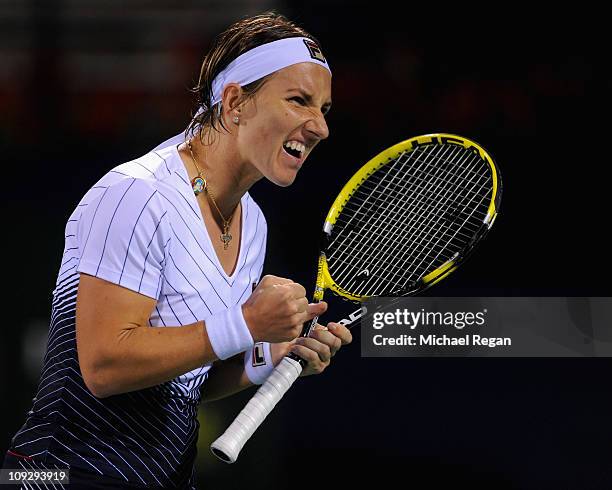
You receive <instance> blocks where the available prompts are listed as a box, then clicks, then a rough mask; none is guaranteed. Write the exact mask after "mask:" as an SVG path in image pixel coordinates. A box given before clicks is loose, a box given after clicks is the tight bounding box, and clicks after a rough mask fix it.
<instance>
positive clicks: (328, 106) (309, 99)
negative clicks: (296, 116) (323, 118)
mask: <svg viewBox="0 0 612 490" xmlns="http://www.w3.org/2000/svg"><path fill="white" fill-rule="evenodd" d="M294 91H295V92H299V93H300V95H301V96H302V97H303V98H304V100H305V101H306V102H307V103H308V104H309V105H312V104H313V101H312V95H310V94H309V93H308V92H306V91H305V90H304V89H301V88H293V89H290V92H294ZM331 106H332V103H331V101H329V102H326V103H325V104H323V106H322V107H321V108H322V109H324V110H325V112H326V113H327V112H329V110H330V109H331Z"/></svg>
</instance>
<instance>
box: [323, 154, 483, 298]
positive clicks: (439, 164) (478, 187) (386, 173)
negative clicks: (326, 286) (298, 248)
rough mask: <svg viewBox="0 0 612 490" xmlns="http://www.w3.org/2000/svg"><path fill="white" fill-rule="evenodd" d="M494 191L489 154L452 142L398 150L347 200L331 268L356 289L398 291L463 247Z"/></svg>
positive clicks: (477, 227)
mask: <svg viewBox="0 0 612 490" xmlns="http://www.w3.org/2000/svg"><path fill="white" fill-rule="evenodd" d="M491 191H492V176H491V172H490V169H489V166H488V164H487V162H486V161H483V159H482V158H480V156H479V155H478V154H476V153H474V152H472V151H469V150H467V149H465V148H463V147H462V146H459V145H453V144H434V145H429V146H426V147H423V146H420V147H418V148H417V149H415V150H414V151H412V152H403V153H401V154H400V155H399V156H398V157H397V158H396V159H395V160H394V161H392V162H390V163H388V164H386V165H384V166H383V167H381V168H380V169H378V170H377V171H376V172H374V173H373V174H372V175H370V176H369V177H368V178H367V179H366V181H365V182H363V183H362V185H361V186H360V187H359V188H358V189H356V191H355V192H354V194H353V195H352V196H351V197H350V198H349V200H348V202H347V203H346V205H345V206H344V208H343V210H342V211H341V213H340V215H339V216H338V220H337V222H336V225H335V227H334V229H333V231H332V233H333V235H332V238H331V240H330V243H329V244H328V247H327V250H328V255H327V260H328V264H329V270H330V274H331V275H332V277H333V278H334V281H335V282H336V284H337V285H338V286H340V287H341V288H343V289H345V290H347V291H351V292H353V293H354V294H357V295H363V296H377V295H381V294H383V293H385V292H386V291H400V290H402V289H405V288H406V287H407V285H409V284H412V283H413V282H416V281H418V280H419V279H420V278H421V277H422V276H424V275H425V274H426V273H427V272H429V271H432V270H434V269H435V268H436V267H439V266H440V265H442V264H443V263H444V262H446V261H447V260H449V259H451V258H453V257H454V256H456V255H457V254H460V253H461V251H462V250H463V249H464V248H465V246H466V244H467V243H469V242H471V241H472V238H473V237H474V235H475V234H476V233H478V231H479V230H480V229H481V228H482V226H483V222H484V219H485V216H486V214H487V210H488V205H489V202H490V199H487V198H488V197H490V196H491Z"/></svg>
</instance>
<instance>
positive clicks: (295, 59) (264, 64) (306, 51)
mask: <svg viewBox="0 0 612 490" xmlns="http://www.w3.org/2000/svg"><path fill="white" fill-rule="evenodd" d="M306 62H308V63H316V64H317V65H320V66H323V67H324V68H326V69H327V70H328V71H329V72H330V73H331V70H330V69H329V64H328V63H327V60H326V59H325V57H324V56H323V53H322V52H321V49H320V48H319V46H318V45H317V43H315V42H314V41H312V40H311V39H308V38H306V37H289V38H286V39H280V40H278V41H272V42H271V43H267V44H262V45H261V46H257V47H256V48H253V49H251V50H249V51H247V52H246V53H243V54H241V55H240V56H238V58H236V59H235V60H234V61H232V62H231V63H230V64H229V65H227V67H226V68H225V70H223V71H222V72H221V73H219V74H218V75H217V76H216V77H215V79H214V80H213V82H212V99H211V107H212V106H214V105H215V104H217V103H219V101H221V97H222V95H223V89H224V88H225V86H226V85H227V84H228V83H238V84H239V85H241V86H243V85H248V84H249V83H251V82H254V81H255V80H259V79H260V78H263V77H265V76H266V75H270V73H274V72H275V71H278V70H282V69H283V68H286V67H288V66H291V65H295V64H297V63H306ZM204 109H205V108H200V111H199V112H202V111H203V110H204ZM184 140H185V136H184V133H179V134H177V135H176V136H174V137H172V138H170V139H168V140H166V141H164V142H163V143H161V144H160V145H158V146H157V147H156V148H155V150H160V149H162V148H166V147H168V146H171V145H178V144H180V143H182V142H183V141H184Z"/></svg>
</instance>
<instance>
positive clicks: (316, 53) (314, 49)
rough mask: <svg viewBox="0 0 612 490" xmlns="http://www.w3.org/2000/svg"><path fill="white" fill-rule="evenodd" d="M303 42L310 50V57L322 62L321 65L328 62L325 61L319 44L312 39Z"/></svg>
mask: <svg viewBox="0 0 612 490" xmlns="http://www.w3.org/2000/svg"><path fill="white" fill-rule="evenodd" d="M303 41H304V44H305V45H306V47H307V48H308V51H309V52H310V57H311V58H312V59H313V60H317V61H320V62H321V63H327V61H325V56H323V53H322V52H321V48H319V46H317V43H315V42H314V41H311V40H310V39H303Z"/></svg>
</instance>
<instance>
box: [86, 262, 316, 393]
mask: <svg viewBox="0 0 612 490" xmlns="http://www.w3.org/2000/svg"><path fill="white" fill-rule="evenodd" d="M305 293H306V292H305V290H304V288H303V287H302V286H300V285H299V284H296V283H294V282H292V281H290V280H289V279H283V278H278V277H275V276H266V277H264V279H262V281H261V282H260V284H259V286H258V287H257V288H256V289H255V291H254V292H253V294H252V295H251V297H250V298H249V299H248V300H247V302H246V303H245V304H244V305H242V313H243V315H244V319H245V322H246V325H247V327H248V329H249V331H250V334H251V337H252V338H253V341H254V342H259V341H266V342H284V341H288V340H292V339H294V338H295V337H297V336H298V335H299V334H300V332H301V328H302V324H303V323H304V322H305V321H308V320H309V319H311V318H314V316H315V315H318V314H320V313H321V312H322V311H324V309H325V305H324V304H318V305H308V301H307V300H306V297H305ZM155 303H156V302H155V300H154V299H152V298H150V297H148V296H145V295H142V294H140V293H137V292H134V291H132V290H130V289H127V288H124V287H122V286H118V285H116V284H113V283H111V282H107V281H105V280H103V279H100V278H97V277H93V276H90V275H87V274H83V273H81V278H80V282H79V290H78V294H77V311H76V340H77V352H78V357H79V365H80V368H81V373H82V375H83V379H84V381H85V384H86V386H87V388H89V390H90V391H91V392H92V394H93V395H95V396H97V397H99V398H103V397H107V396H111V395H116V394H119V393H125V392H128V391H135V390H139V389H143V388H148V387H151V386H155V385H158V384H161V383H163V382H166V381H169V380H171V379H174V378H176V377H177V376H180V375H182V374H184V373H186V372H189V371H191V370H193V369H196V368H198V367H201V366H204V365H206V364H209V363H211V362H213V361H214V360H216V359H218V355H217V354H216V353H215V350H214V347H215V345H214V343H211V339H210V338H209V335H208V332H207V330H206V325H205V322H204V321H198V322H195V323H192V324H189V325H184V326H177V327H151V326H149V318H150V316H151V312H152V311H153V308H154V307H155Z"/></svg>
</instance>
